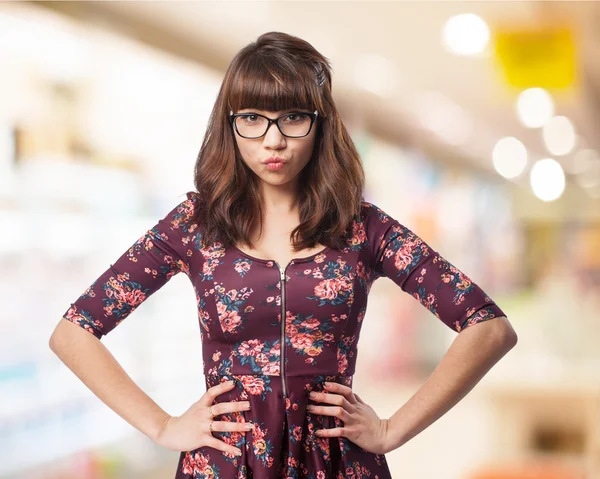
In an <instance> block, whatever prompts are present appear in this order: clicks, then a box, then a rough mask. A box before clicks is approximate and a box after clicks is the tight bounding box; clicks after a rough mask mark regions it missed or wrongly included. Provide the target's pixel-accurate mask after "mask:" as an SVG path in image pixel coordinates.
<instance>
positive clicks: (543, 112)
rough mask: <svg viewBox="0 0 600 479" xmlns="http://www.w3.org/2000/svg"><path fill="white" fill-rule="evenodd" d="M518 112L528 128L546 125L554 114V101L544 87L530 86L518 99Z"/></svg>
mask: <svg viewBox="0 0 600 479" xmlns="http://www.w3.org/2000/svg"><path fill="white" fill-rule="evenodd" d="M517 114H518V115H519V120H521V123H523V125H525V126H526V127H528V128H540V127H542V126H544V125H545V124H546V123H547V122H548V121H549V120H550V118H552V116H553V115H554V102H553V101H552V97H551V96H550V93H548V92H547V91H546V90H544V89H543V88H528V89H527V90H524V91H522V92H521V94H520V95H519V98H518V99H517Z"/></svg>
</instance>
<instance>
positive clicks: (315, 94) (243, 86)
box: [193, 32, 365, 251]
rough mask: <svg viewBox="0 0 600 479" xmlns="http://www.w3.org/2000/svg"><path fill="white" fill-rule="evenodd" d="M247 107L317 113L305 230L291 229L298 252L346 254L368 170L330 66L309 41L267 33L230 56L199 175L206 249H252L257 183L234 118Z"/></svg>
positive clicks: (304, 182) (198, 215)
mask: <svg viewBox="0 0 600 479" xmlns="http://www.w3.org/2000/svg"><path fill="white" fill-rule="evenodd" d="M243 108H256V109H260V110H268V111H280V110H286V109H290V108H301V109H307V110H309V111H314V110H318V112H319V116H318V118H317V125H316V126H317V133H316V137H315V148H314V150H313V155H312V158H311V159H310V161H309V163H308V164H307V165H306V167H305V168H304V169H303V170H302V171H301V173H300V178H299V180H300V181H299V183H300V198H299V204H300V224H299V225H298V226H297V227H296V228H295V229H294V230H293V231H292V234H291V238H290V239H291V240H292V243H293V245H294V248H295V250H296V251H299V250H302V249H305V248H312V247H314V246H316V245H317V244H323V245H325V246H330V247H333V248H335V249H341V248H342V247H343V246H344V244H343V240H345V239H347V238H348V237H349V235H350V234H351V231H350V230H351V229H349V226H350V225H351V224H352V221H353V219H354V218H355V217H357V216H358V215H359V214H360V207H361V202H362V201H363V196H362V195H363V188H364V181H365V179H364V170H363V167H362V163H361V160H360V157H359V154H358V152H357V150H356V148H355V146H354V143H353V142H352V139H351V138H350V135H349V134H348V132H347V130H346V128H345V127H344V125H343V123H342V121H341V119H340V116H339V114H338V111H337V108H336V106H335V103H334V101H333V97H332V94H331V66H330V63H329V60H328V59H327V58H326V57H324V56H323V55H321V54H320V53H319V52H318V51H317V50H315V48H314V47H313V46H312V45H311V44H310V43H308V42H307V41H305V40H302V39H300V38H298V37H295V36H292V35H288V34H285V33H281V32H268V33H264V34H263V35H261V36H260V37H258V39H257V40H256V42H253V43H250V44H249V45H247V46H246V47H244V48H242V49H241V50H240V51H239V52H238V53H237V54H236V56H235V57H234V58H233V60H232V61H231V63H230V64H229V67H228V68H227V71H226V72H225V77H224V79H223V82H222V84H221V88H220V90H219V94H218V96H217V100H216V102H215V105H214V107H213V110H212V112H211V114H210V117H209V121H208V127H207V131H206V134H205V136H204V139H203V142H202V146H201V148H200V153H199V154H198V158H197V160H196V164H195V169H194V184H195V187H196V190H197V199H198V202H197V208H196V210H195V212H194V215H193V221H194V222H196V223H198V224H199V225H200V226H201V231H203V236H204V240H205V241H206V242H207V243H212V242H215V241H219V242H221V243H222V244H223V245H224V246H225V247H228V246H229V245H230V244H232V243H236V242H238V241H239V242H241V243H244V244H249V245H250V246H251V247H252V244H251V241H250V234H251V232H252V231H253V228H254V227H255V222H256V221H258V226H260V227H261V228H260V231H262V211H261V207H260V204H261V203H260V198H259V183H258V182H259V179H258V177H256V175H255V174H254V172H253V171H252V170H251V169H250V168H248V166H247V165H246V164H245V163H244V162H243V161H242V159H241V156H240V153H239V151H238V149H237V144H236V142H235V138H234V132H233V130H232V128H231V123H230V121H229V112H230V110H233V112H234V113H235V112H237V111H239V110H241V109H243Z"/></svg>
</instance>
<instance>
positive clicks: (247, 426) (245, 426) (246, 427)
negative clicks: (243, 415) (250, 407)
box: [244, 422, 253, 431]
mask: <svg viewBox="0 0 600 479" xmlns="http://www.w3.org/2000/svg"><path fill="white" fill-rule="evenodd" d="M252 427H253V426H252V423H251V422H250V423H248V424H246V425H244V429H247V430H248V431H249V430H250V429H252Z"/></svg>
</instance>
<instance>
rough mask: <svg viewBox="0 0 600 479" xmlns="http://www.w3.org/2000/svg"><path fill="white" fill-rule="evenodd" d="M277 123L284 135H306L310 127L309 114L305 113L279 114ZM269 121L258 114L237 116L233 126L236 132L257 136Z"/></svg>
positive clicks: (251, 136) (264, 129) (262, 132)
mask: <svg viewBox="0 0 600 479" xmlns="http://www.w3.org/2000/svg"><path fill="white" fill-rule="evenodd" d="M277 123H278V125H279V128H280V130H281V132H282V133H283V134H284V135H286V136H306V135H307V134H308V131H309V129H310V115H308V114H306V113H289V114H287V115H283V116H281V117H280V118H279V119H278V120H277ZM268 124H269V122H268V120H267V119H266V118H264V117H262V116H259V115H246V116H238V117H236V119H235V126H236V128H237V130H238V133H239V134H240V135H242V136H245V137H249V138H259V137H261V136H263V135H264V134H265V133H266V131H267V126H268Z"/></svg>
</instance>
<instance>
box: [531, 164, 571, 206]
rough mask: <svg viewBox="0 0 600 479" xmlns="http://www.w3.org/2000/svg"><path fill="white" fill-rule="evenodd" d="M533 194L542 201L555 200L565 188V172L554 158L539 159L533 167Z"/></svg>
mask: <svg viewBox="0 0 600 479" xmlns="http://www.w3.org/2000/svg"><path fill="white" fill-rule="evenodd" d="M530 184H531V189H532V190H533V194H534V195H535V196H537V197H538V198H539V199H540V200H542V201H554V200H555V199H557V198H559V197H560V196H561V195H562V194H563V191H564V190H565V173H564V171H563V169H562V167H561V166H560V164H559V163H558V161H556V160H553V159H552V158H545V159H543V160H539V161H537V162H536V163H535V164H534V165H533V168H531V176H530Z"/></svg>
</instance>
